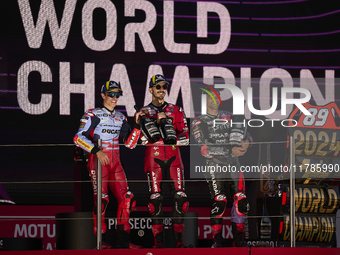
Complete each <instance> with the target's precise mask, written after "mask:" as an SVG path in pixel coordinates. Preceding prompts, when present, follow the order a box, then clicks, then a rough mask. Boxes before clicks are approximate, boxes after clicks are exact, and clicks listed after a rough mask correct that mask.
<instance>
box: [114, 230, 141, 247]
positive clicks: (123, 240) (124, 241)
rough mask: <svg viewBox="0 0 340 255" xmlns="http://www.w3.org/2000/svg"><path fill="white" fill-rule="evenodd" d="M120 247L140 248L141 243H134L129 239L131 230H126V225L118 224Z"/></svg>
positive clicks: (118, 245) (118, 243)
mask: <svg viewBox="0 0 340 255" xmlns="http://www.w3.org/2000/svg"><path fill="white" fill-rule="evenodd" d="M116 248H118V249H140V248H142V247H141V246H139V245H136V244H133V243H131V242H130V240H129V232H126V231H125V230H124V225H118V226H117V245H116Z"/></svg>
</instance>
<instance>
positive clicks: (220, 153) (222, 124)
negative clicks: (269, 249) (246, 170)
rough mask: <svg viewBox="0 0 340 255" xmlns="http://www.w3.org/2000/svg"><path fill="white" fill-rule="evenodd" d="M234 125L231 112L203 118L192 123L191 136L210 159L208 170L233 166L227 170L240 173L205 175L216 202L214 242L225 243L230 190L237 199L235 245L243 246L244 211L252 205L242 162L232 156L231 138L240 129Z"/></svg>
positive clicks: (234, 231)
mask: <svg viewBox="0 0 340 255" xmlns="http://www.w3.org/2000/svg"><path fill="white" fill-rule="evenodd" d="M232 121H234V123H235V119H234V116H233V115H232V114H231V113H230V112H228V111H219V112H218V114H217V116H216V115H210V114H205V115H200V116H197V117H196V118H195V119H194V120H193V121H192V126H191V133H192V134H193V136H194V137H195V140H196V142H197V143H198V144H201V145H202V146H201V154H202V156H204V157H205V158H206V169H221V168H222V167H223V166H229V168H228V167H227V168H225V169H229V170H230V166H233V167H234V168H233V169H237V170H236V171H231V170H230V171H221V172H219V171H206V172H205V173H204V175H205V178H206V179H207V183H208V186H209V190H210V194H211V199H212V200H213V205H212V207H211V213H210V220H211V227H212V231H213V236H214V239H215V241H218V240H216V239H218V238H220V239H221V231H222V220H223V218H222V217H223V214H224V211H225V208H226V205H227V193H226V192H227V190H230V191H231V193H232V194H231V195H232V196H233V199H234V202H233V206H232V211H231V214H232V215H231V216H232V228H233V233H234V240H235V243H237V246H239V243H240V242H241V241H242V234H243V229H244V217H245V214H244V213H245V211H242V210H241V209H240V207H242V208H243V207H247V210H249V205H248V202H247V199H246V195H245V182H244V177H243V173H242V172H241V171H240V163H239V160H238V158H237V157H235V156H233V155H232V147H231V145H230V141H229V139H230V134H231V133H232V132H233V131H235V130H236V129H238V128H240V127H239V126H238V125H237V124H236V125H235V124H234V125H231V123H232ZM238 124H239V123H238ZM237 131H239V130H237ZM218 167H220V168H218ZM228 184H230V185H228ZM228 186H229V188H228V189H227V187H228ZM239 209H240V210H239ZM237 238H238V239H239V240H237Z"/></svg>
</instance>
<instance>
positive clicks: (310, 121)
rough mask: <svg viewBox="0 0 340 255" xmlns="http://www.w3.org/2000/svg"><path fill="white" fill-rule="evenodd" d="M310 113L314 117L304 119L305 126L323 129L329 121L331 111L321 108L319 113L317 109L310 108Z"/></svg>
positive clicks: (308, 116)
mask: <svg viewBox="0 0 340 255" xmlns="http://www.w3.org/2000/svg"><path fill="white" fill-rule="evenodd" d="M308 111H309V112H310V113H311V114H312V115H307V116H306V117H305V118H304V119H303V125H305V126H313V125H314V126H316V127H322V126H323V125H325V124H326V121H327V117H328V114H329V110H328V109H327V108H321V109H320V110H319V111H318V109H317V108H314V107H312V108H309V109H308ZM315 117H317V118H318V120H316V118H315Z"/></svg>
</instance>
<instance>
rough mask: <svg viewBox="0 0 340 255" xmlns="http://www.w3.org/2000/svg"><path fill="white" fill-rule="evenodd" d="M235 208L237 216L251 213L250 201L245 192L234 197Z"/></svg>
mask: <svg viewBox="0 0 340 255" xmlns="http://www.w3.org/2000/svg"><path fill="white" fill-rule="evenodd" d="M234 206H235V209H236V212H237V214H244V213H247V212H249V210H250V205H249V201H248V199H247V196H246V195H245V194H244V193H243V192H237V193H236V194H235V195H234Z"/></svg>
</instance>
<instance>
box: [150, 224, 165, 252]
mask: <svg viewBox="0 0 340 255" xmlns="http://www.w3.org/2000/svg"><path fill="white" fill-rule="evenodd" d="M152 234H153V237H154V245H153V246H152V248H163V243H164V242H163V224H155V225H152Z"/></svg>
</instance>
